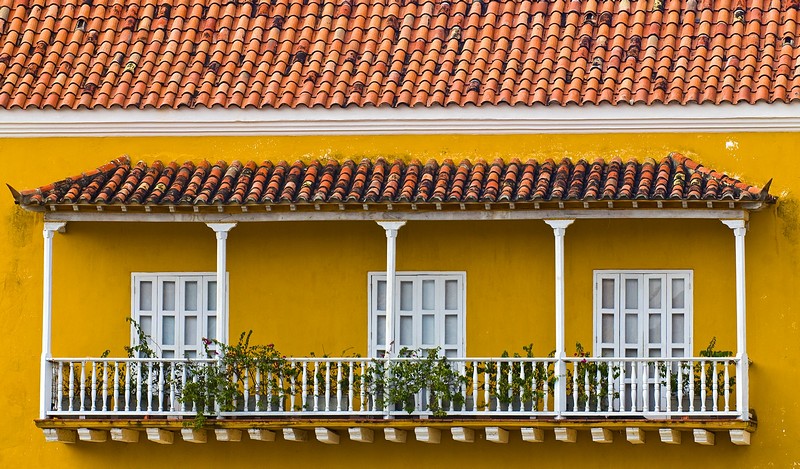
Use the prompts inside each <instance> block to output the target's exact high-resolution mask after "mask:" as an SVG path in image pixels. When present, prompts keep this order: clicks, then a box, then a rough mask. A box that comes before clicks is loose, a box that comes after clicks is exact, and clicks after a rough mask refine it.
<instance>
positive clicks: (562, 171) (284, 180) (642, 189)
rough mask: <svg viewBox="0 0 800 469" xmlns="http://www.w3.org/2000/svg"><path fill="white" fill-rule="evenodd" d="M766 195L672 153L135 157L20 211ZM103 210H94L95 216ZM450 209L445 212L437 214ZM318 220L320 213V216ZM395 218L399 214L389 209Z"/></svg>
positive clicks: (55, 189)
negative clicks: (627, 156) (289, 159)
mask: <svg viewBox="0 0 800 469" xmlns="http://www.w3.org/2000/svg"><path fill="white" fill-rule="evenodd" d="M768 189H769V183H768V184H767V185H766V186H765V187H764V188H763V189H759V188H757V187H754V186H751V185H749V184H746V183H743V182H741V181H739V180H737V179H735V178H732V177H730V176H727V175H725V174H722V173H719V172H716V171H714V170H711V169H708V168H706V167H704V166H703V165H702V164H699V163H697V162H695V161H693V160H691V159H689V158H686V157H684V156H683V155H680V154H677V153H672V154H670V155H668V156H666V157H664V158H663V159H662V160H661V161H658V162H657V161H655V160H653V159H651V158H647V159H645V160H644V161H642V162H641V163H640V162H638V161H636V160H634V159H631V160H629V161H627V162H623V161H622V160H621V159H620V158H618V157H614V158H612V159H611V160H610V161H604V160H603V159H600V158H598V159H595V160H594V161H591V162H590V161H586V160H583V159H581V160H579V161H577V162H572V161H571V160H570V159H568V158H565V159H563V160H562V161H560V162H555V161H553V160H551V159H547V160H544V161H541V162H539V161H537V160H535V159H530V160H528V161H526V162H522V161H520V160H518V159H516V158H514V159H511V160H509V161H508V162H504V161H503V160H501V159H496V160H494V161H493V162H492V163H491V164H489V163H487V162H486V161H483V160H478V161H476V162H474V163H471V162H469V161H468V160H464V161H462V162H460V163H458V164H457V163H454V162H453V161H452V160H449V159H445V160H444V161H441V162H438V161H436V160H430V161H428V162H427V163H426V164H424V165H423V164H422V163H421V162H419V161H417V160H414V161H411V162H410V163H404V162H402V161H399V160H397V161H394V162H392V163H390V162H387V161H386V160H384V159H383V158H379V159H377V160H374V161H372V160H369V159H364V160H362V161H361V162H360V163H355V162H353V161H352V160H345V161H342V162H339V161H336V160H330V161H327V162H324V163H321V162H319V161H316V160H315V161H312V162H310V163H309V164H304V163H303V162H300V161H297V162H295V163H293V164H287V163H286V162H284V161H281V162H278V163H272V162H270V161H264V162H263V163H260V164H259V163H256V162H254V161H249V162H246V163H241V162H239V161H233V162H232V163H230V164H228V163H226V162H224V161H219V162H217V163H216V164H213V165H212V164H211V163H209V162H207V161H203V162H201V163H199V164H194V163H192V162H186V163H183V164H180V163H178V162H174V161H173V162H171V163H167V164H164V163H162V162H161V161H155V162H153V163H152V164H150V165H148V164H147V163H145V162H143V161H140V162H139V163H138V164H136V165H132V164H131V162H130V161H129V159H128V158H127V157H121V158H118V159H116V160H114V161H112V162H110V163H108V164H106V165H104V166H101V167H99V168H97V169H95V170H93V171H90V172H87V173H83V174H80V175H77V176H73V177H69V178H66V179H64V180H63V181H58V182H55V183H53V184H49V185H47V186H42V187H39V188H37V189H34V190H27V191H23V192H22V193H17V192H16V191H14V189H12V193H13V194H14V196H15V199H16V201H17V203H19V204H21V205H23V206H26V207H29V208H34V207H37V206H49V207H50V209H51V210H57V209H58V208H65V209H67V210H79V206H86V205H96V206H97V210H102V209H103V208H104V207H108V209H109V210H113V209H114V207H117V208H120V209H124V210H127V208H128V207H133V208H135V207H137V206H138V207H145V208H146V209H147V211H148V212H149V211H151V210H153V209H154V208H158V207H159V206H160V207H163V208H164V210H166V209H167V208H169V210H170V211H173V210H175V209H181V210H189V211H191V210H194V209H196V208H200V207H202V206H210V205H216V206H218V207H219V208H220V209H221V208H222V207H223V206H257V205H266V206H268V207H273V206H275V207H276V208H277V207H279V206H281V205H283V206H284V207H287V206H291V209H292V210H295V209H296V208H297V207H298V206H307V207H314V206H315V205H316V209H319V206H320V205H322V204H332V205H334V206H336V205H340V206H341V207H340V209H341V210H344V209H345V205H351V206H352V205H356V206H359V207H360V206H361V204H363V205H364V207H365V208H366V207H367V206H368V205H386V204H389V205H391V204H398V205H400V206H401V207H402V206H403V205H409V206H410V205H412V204H413V205H415V206H416V204H438V205H439V206H441V205H455V206H460V205H463V204H465V203H477V204H505V205H506V206H508V204H526V203H535V204H537V208H538V205H539V204H544V205H546V206H549V205H554V204H559V207H560V208H563V204H564V203H578V205H579V206H582V207H585V208H589V207H590V206H592V205H594V206H596V207H603V208H606V207H610V206H611V205H610V204H609V202H611V204H613V202H614V201H622V202H625V201H628V202H634V203H633V206H634V207H635V206H636V203H638V201H642V202H647V201H658V207H661V206H662V204H664V203H667V204H678V205H679V206H680V205H681V204H683V206H684V207H685V206H686V204H687V203H689V202H691V203H692V204H694V205H695V206H698V207H706V206H708V207H712V206H713V205H712V204H713V203H714V202H722V203H723V204H725V205H731V204H735V203H738V202H753V201H767V202H772V201H774V200H775V199H774V198H773V197H772V196H770V195H769V193H768ZM89 208H90V209H94V207H89ZM438 208H439V209H441V207H438ZM312 210H313V209H312ZM390 210H391V208H390Z"/></svg>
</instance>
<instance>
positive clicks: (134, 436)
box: [110, 428, 141, 443]
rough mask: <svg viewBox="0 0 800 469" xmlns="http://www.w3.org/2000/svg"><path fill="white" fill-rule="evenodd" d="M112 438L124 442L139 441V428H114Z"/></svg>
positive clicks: (111, 431)
mask: <svg viewBox="0 0 800 469" xmlns="http://www.w3.org/2000/svg"><path fill="white" fill-rule="evenodd" d="M110 433H111V440H112V441H120V442H122V443H138V442H139V434H140V433H141V432H140V431H138V430H131V429H129V428H112V429H111V430H110Z"/></svg>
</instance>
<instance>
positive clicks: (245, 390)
mask: <svg viewBox="0 0 800 469" xmlns="http://www.w3.org/2000/svg"><path fill="white" fill-rule="evenodd" d="M242 400H243V401H244V402H243V405H242V409H243V410H244V411H245V412H250V370H244V379H243V380H242ZM253 410H256V409H253Z"/></svg>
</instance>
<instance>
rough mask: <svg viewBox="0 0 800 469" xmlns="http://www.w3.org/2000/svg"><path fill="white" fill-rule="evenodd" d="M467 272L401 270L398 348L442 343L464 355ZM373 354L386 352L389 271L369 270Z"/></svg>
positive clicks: (447, 353) (448, 352)
mask: <svg viewBox="0 0 800 469" xmlns="http://www.w3.org/2000/svg"><path fill="white" fill-rule="evenodd" d="M465 281H466V274H465V273H463V272H458V273H452V272H447V273H438V272H429V273H407V272H403V273H398V274H397V278H396V284H395V324H394V333H395V340H396V342H397V343H396V345H395V350H397V351H399V350H401V349H403V348H408V349H412V350H415V349H419V348H424V349H432V348H436V347H439V348H441V351H442V353H443V354H444V355H445V356H448V357H458V356H464V353H465V343H464V342H465V341H464V326H465V318H464V288H465ZM369 289H370V294H369V304H370V308H369V313H370V316H369V317H370V320H369V344H370V356H373V357H374V356H382V355H383V354H384V353H385V352H386V274H385V273H370V274H369Z"/></svg>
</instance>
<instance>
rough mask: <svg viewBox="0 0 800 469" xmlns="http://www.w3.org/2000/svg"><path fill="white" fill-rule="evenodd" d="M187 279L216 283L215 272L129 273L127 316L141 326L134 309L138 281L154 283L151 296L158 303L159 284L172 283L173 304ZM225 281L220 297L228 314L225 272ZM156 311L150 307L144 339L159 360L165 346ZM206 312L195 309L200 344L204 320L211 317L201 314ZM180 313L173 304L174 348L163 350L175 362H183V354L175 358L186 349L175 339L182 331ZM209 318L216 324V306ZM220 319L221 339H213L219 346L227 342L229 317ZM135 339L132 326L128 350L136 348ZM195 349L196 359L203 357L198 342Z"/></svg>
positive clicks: (228, 284)
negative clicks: (149, 342)
mask: <svg viewBox="0 0 800 469" xmlns="http://www.w3.org/2000/svg"><path fill="white" fill-rule="evenodd" d="M189 277H195V278H198V279H199V280H200V282H201V284H202V283H205V282H208V281H214V282H216V277H217V272H189V271H183V272H177V271H171V272H131V313H130V317H131V318H133V319H134V320H135V321H137V322H138V323H139V324H141V320H140V319H141V316H140V313H141V310H140V308H138V307H137V306H138V304H137V303H138V301H139V296H138V294H137V293H138V285H139V283H140V282H141V281H142V280H144V281H147V280H148V279H152V280H153V281H154V282H155V285H154V286H153V288H154V290H155V293H154V299H155V301H162V297H161V295H160V292H161V288H162V286H161V282H162V281H163V280H174V281H175V283H176V288H177V295H178V297H177V300H178V301H181V296H180V292H181V291H183V288H184V284H185V281H186V280H188V278H189ZM207 277H208V278H207ZM225 277H226V281H225V293H224V294H225V311H229V308H228V305H229V302H230V294H229V292H230V281H228V278H229V277H230V275H229V273H227V272H226V273H225ZM200 299H201V300H203V298H202V295H200ZM159 309H160V308H159V307H157V306H155V305H154V308H153V311H152V322H151V328H150V333H149V334H148V336H149V337H150V341H151V348H153V350H154V351H155V352H156V354H157V357H158V358H163V352H164V348H165V345H164V344H163V337H161V329H162V324H161V317H162V315H161V314H160V313H159ZM206 309H207V308H203V307H201V306H200V305H198V311H197V316H198V328H199V334H198V335H199V339H200V340H202V338H203V337H204V335H203V333H202V331H203V329H204V328H207V324H208V323H207V321H208V317H210V316H211V315H210V314H207V313H206V311H205V310H206ZM181 311H182V309H181V308H180V307H179V306H178V304H176V309H175V317H176V320H175V344H174V345H170V346H166V348H167V349H170V350H167V351H172V352H173V353H174V355H173V358H175V359H182V358H184V355H183V354H179V350H180V349H181V348H186V347H187V346H186V344H179V342H180V340H179V335H180V334H179V333H178V331H179V330H183V327H182V326H181V325H180V324H179V323H180V318H183V317H185V316H186V315H185V314H184V315H181ZM209 311H210V310H209ZM201 316H203V317H202V320H201ZM213 316H214V317H215V318H216V321H219V312H218V311H217V310H216V305H215V309H214V315H213ZM224 316H225V317H224V318H223V321H224V323H223V331H224V332H223V337H222V338H217V340H220V341H222V342H227V339H228V317H229V315H228V314H225V315H224ZM179 326H180V327H179ZM206 332H210V331H206ZM215 334H216V331H215ZM207 335H210V334H207ZM138 339H139V338H138V335H137V334H136V331H135V329H134V328H133V326H131V328H130V344H131V346H135V345H138ZM196 348H197V357H200V356H201V354H202V353H203V344H202V342H201V341H200V342H198V343H197V345H196ZM211 349H213V347H211ZM183 352H184V353H185V352H186V350H184V351H183Z"/></svg>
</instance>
